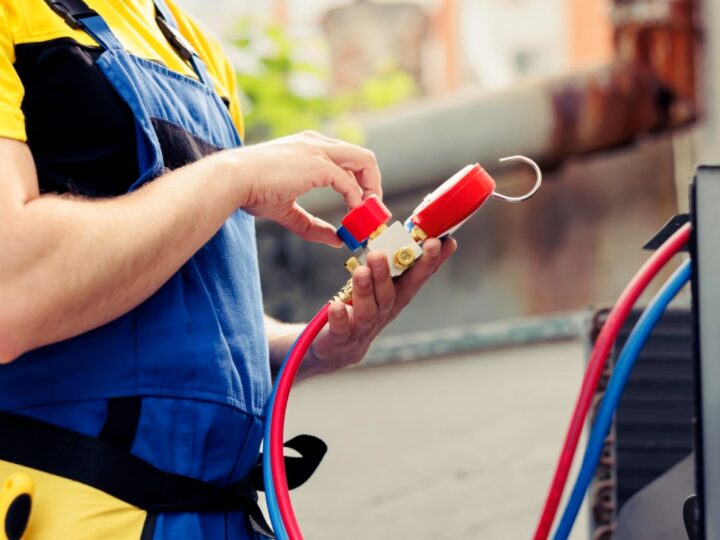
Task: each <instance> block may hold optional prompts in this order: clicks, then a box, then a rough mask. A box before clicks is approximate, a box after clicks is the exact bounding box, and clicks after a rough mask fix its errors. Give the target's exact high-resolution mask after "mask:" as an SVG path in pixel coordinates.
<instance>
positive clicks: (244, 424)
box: [0, 0, 455, 540]
mask: <svg viewBox="0 0 720 540" xmlns="http://www.w3.org/2000/svg"><path fill="white" fill-rule="evenodd" d="M0 84H1V85H2V86H1V88H2V92H0V163H1V164H2V170H3V174H2V176H1V177H0V253H1V254H2V255H1V257H0V260H1V261H2V262H1V263H0V362H2V364H4V365H2V366H0V411H4V412H3V413H2V416H1V417H0V430H2V431H1V432H0V439H1V440H0V478H4V477H6V476H7V475H9V474H11V473H12V472H14V471H18V470H20V471H25V472H27V473H28V474H29V475H30V476H31V477H32V478H33V479H34V481H35V483H36V494H35V500H34V505H33V513H32V516H31V518H30V522H29V529H28V535H29V537H30V538H33V539H37V538H40V539H44V538H48V539H50V538H52V539H53V540H54V539H57V538H80V537H82V538H141V537H142V538H146V539H149V538H158V539H160V538H162V539H165V538H183V539H195V538H198V539H199V538H211V539H219V538H253V537H255V536H254V535H256V534H258V533H257V531H258V530H261V529H262V527H258V526H257V523H256V521H257V520H256V519H250V520H248V519H247V515H248V514H250V515H251V517H252V515H253V512H255V511H256V507H255V506H254V503H252V500H251V498H252V490H248V488H247V482H246V480H247V478H248V473H249V471H250V469H251V468H252V466H253V465H254V464H255V463H256V462H257V457H258V450H259V444H260V439H261V434H262V422H263V415H264V405H265V403H266V401H267V398H268V394H269V387H270V373H271V369H274V368H277V366H278V365H279V364H280V362H281V359H282V358H283V356H284V354H285V352H286V350H287V349H288V347H289V346H290V345H291V343H292V341H293V340H294V338H295V336H296V335H297V332H298V331H299V329H300V326H297V325H294V326H293V325H285V324H281V323H279V322H276V321H273V320H271V319H269V318H267V317H264V315H263V313H262V299H261V295H260V284H259V278H258V269H257V255H256V251H255V238H254V223H253V216H255V217H259V218H266V219H271V220H274V221H276V222H277V223H279V224H280V225H282V226H284V227H286V228H287V229H289V230H290V231H292V232H294V233H296V234H298V235H300V236H301V237H302V238H304V239H306V240H308V241H314V242H323V243H326V244H329V245H333V246H339V245H340V241H339V240H338V238H337V237H336V236H335V233H334V230H333V227H332V226H331V225H330V224H328V223H326V222H324V221H322V220H320V219H318V218H316V217H314V216H312V215H310V214H309V213H308V212H306V211H305V210H303V209H302V208H301V207H300V206H299V205H298V204H297V203H296V199H297V198H298V197H299V196H300V195H302V194H304V193H306V192H308V191H310V190H312V189H314V188H318V187H324V186H329V187H331V188H332V189H334V190H335V191H336V192H338V193H339V194H340V195H341V196H342V197H343V199H344V201H345V203H346V204H347V206H348V207H350V208H352V207H355V206H357V205H358V204H359V203H360V202H361V201H362V200H363V198H365V197H367V196H369V195H372V194H376V195H379V196H381V195H382V191H381V186H380V173H379V171H378V167H377V164H376V162H375V157H374V156H373V154H372V153H371V152H369V151H367V150H365V149H362V148H359V147H357V146H353V145H350V144H347V143H344V142H341V141H337V140H334V139H329V138H327V137H324V136H322V135H319V134H317V133H303V134H299V135H295V136H292V137H285V138H282V139H278V140H275V141H271V142H268V143H265V144H259V145H255V146H250V147H241V139H240V134H241V133H242V118H241V116H240V110H239V105H238V101H237V97H236V95H235V90H236V89H235V77H234V75H233V70H232V68H231V66H230V64H229V63H228V61H227V59H226V58H225V56H224V55H223V53H222V51H221V49H220V47H219V45H218V44H217V42H216V41H214V40H213V39H212V38H210V37H208V36H207V34H206V33H205V32H204V31H203V30H202V29H201V27H200V26H198V25H197V24H196V23H195V22H194V21H193V20H192V19H191V18H190V17H188V16H187V15H186V14H185V13H184V12H183V11H182V10H180V9H179V8H178V7H177V6H175V5H174V4H173V3H171V2H169V1H168V2H167V3H165V1H160V0H156V1H155V2H153V0H87V2H83V1H79V0H64V1H59V2H58V1H49V0H47V1H44V0H0ZM454 249H455V244H454V242H453V241H448V242H444V243H443V244H442V245H441V243H440V242H439V241H438V240H436V239H429V240H428V241H427V242H426V244H425V256H424V257H422V258H421V259H420V260H419V262H418V264H417V265H416V267H415V268H413V269H412V270H411V271H409V272H408V273H407V274H406V275H404V276H403V277H402V278H401V279H400V280H398V281H397V282H393V281H392V280H391V279H390V277H389V270H388V268H387V263H386V261H385V259H384V257H383V256H381V255H380V254H373V255H371V256H370V257H369V259H368V266H369V267H360V268H358V269H356V270H355V272H354V273H353V285H354V293H353V307H352V308H347V307H346V306H345V305H344V304H342V303H340V302H335V303H333V305H332V306H331V311H330V317H329V319H330V322H329V325H328V327H327V328H326V329H325V330H324V331H323V333H322V334H321V336H320V337H319V338H318V340H317V341H316V343H315V345H314V347H313V352H312V353H311V354H310V355H309V357H308V358H306V360H305V363H304V367H303V369H304V372H303V374H304V375H306V376H307V375H311V374H315V373H325V372H329V371H332V370H335V369H339V368H341V367H344V366H346V365H349V364H352V363H355V362H358V361H359V360H360V359H361V358H362V357H363V355H364V354H365V352H366V351H367V349H368V347H369V345H370V343H371V342H372V340H373V339H374V337H375V336H376V335H377V334H378V333H379V332H380V331H381V330H382V328H383V327H384V326H385V325H386V324H387V323H388V322H389V321H390V320H392V319H393V318H394V317H395V316H396V315H397V314H398V313H399V311H400V310H402V309H403V307H404V306H405V305H407V303H408V302H409V301H410V300H411V298H412V297H413V295H414V294H415V293H416V292H417V290H418V289H419V288H420V287H421V286H422V284H423V283H424V282H425V281H426V280H427V279H428V278H429V276H430V275H431V274H432V273H433V272H434V271H435V270H436V269H437V268H438V266H439V265H440V264H442V262H443V261H444V260H445V259H446V258H447V257H448V256H449V255H450V254H451V253H452V252H453V251H454ZM137 458H140V459H137ZM168 473H172V474H168ZM198 481H199V482H198ZM193 482H195V483H193ZM228 486H230V487H231V488H232V489H230V488H228V489H225V487H228ZM237 486H241V487H237ZM221 488H222V489H221ZM213 490H215V491H213ZM236 495H237V496H236ZM223 497H225V498H227V500H228V501H230V502H225V499H223ZM255 517H257V516H255ZM251 525H253V526H251ZM253 529H254V530H253Z"/></svg>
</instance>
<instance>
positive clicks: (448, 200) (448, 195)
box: [410, 163, 495, 238]
mask: <svg viewBox="0 0 720 540" xmlns="http://www.w3.org/2000/svg"><path fill="white" fill-rule="evenodd" d="M494 191H495V181H494V180H493V179H492V178H491V177H490V175H489V174H488V173H487V172H485V169H483V168H482V167H481V166H480V165H478V164H477V163H476V164H475V165H468V166H467V167H465V168H464V169H462V170H460V171H458V172H457V173H456V174H455V175H454V176H453V177H451V178H450V179H449V180H447V181H446V182H444V183H443V184H442V185H441V186H440V187H439V188H437V189H436V190H435V191H433V192H432V193H430V195H428V196H427V197H425V200H423V202H422V203H421V204H420V206H418V207H417V208H416V209H415V211H414V212H413V215H412V216H411V217H410V221H412V223H413V224H414V225H417V226H418V227H419V228H420V229H422V231H423V232H424V233H425V234H426V235H428V236H430V237H434V238H440V237H441V236H444V235H446V234H448V233H450V232H452V230H453V229H454V228H456V227H458V226H459V225H461V224H462V223H463V222H464V221H465V220H466V219H467V218H469V217H470V216H471V215H473V214H474V213H475V211H476V210H477V209H478V208H480V206H482V204H483V203H484V202H485V201H486V200H487V199H488V197H490V195H492V194H493V192H494Z"/></svg>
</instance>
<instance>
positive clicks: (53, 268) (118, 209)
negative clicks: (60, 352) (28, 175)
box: [0, 152, 240, 361]
mask: <svg viewBox="0 0 720 540" xmlns="http://www.w3.org/2000/svg"><path fill="white" fill-rule="evenodd" d="M21 153H22V152H21ZM4 157H6V156H4ZM14 157H15V159H16V160H17V159H30V160H31V159H32V157H31V156H30V154H29V152H27V155H24V156H14ZM26 165H27V164H26ZM9 172H10V174H12V173H13V172H15V171H9ZM33 173H34V167H33ZM226 173H227V171H226V170H225V169H224V162H223V160H222V159H208V160H201V161H199V162H197V163H195V164H193V165H190V166H188V167H184V168H182V169H179V170H177V171H174V172H171V173H169V174H167V175H165V176H163V177H161V178H159V179H157V180H156V181H154V182H152V183H150V184H148V185H147V186H144V187H143V188H141V189H139V190H137V191H135V192H133V193H129V194H127V195H123V196H120V197H116V198H112V199H104V200H92V201H91V200H83V199H73V198H69V197H62V196H51V195H38V194H37V193H30V194H29V195H27V196H25V197H24V200H21V201H20V203H18V204H14V203H12V196H11V195H16V193H15V194H10V193H8V192H7V191H6V192H2V188H0V199H2V201H3V204H2V205H0V253H2V264H0V306H2V309H1V310H0V361H10V360H12V359H14V358H15V357H17V356H18V355H20V354H22V353H23V352H26V351H28V350H30V349H32V348H36V347H38V346H41V345H44V344H48V343H52V342H55V341H59V340H62V339H66V338H69V337H72V336H75V335H77V334H80V333H82V332H85V331H87V330H89V329H91V328H95V327H98V326H101V325H102V324H105V323H107V322H109V321H111V320H113V319H115V318H117V317H118V316H120V315H122V314H123V313H126V312H127V311H129V310H130V309H132V308H133V307H135V306H137V305H138V304H140V303H141V302H143V301H144V300H145V299H147V298H148V297H149V296H150V295H152V294H153V293H154V292H155V291H156V290H157V289H158V288H159V287H160V286H162V284H163V283H164V282H165V281H167V280H168V279H169V278H170V276H172V274H173V273H174V272H176V271H177V270H178V268H179V267H180V266H182V264H184V263H185V262H186V261H187V260H188V259H189V258H190V257H191V256H192V255H193V254H194V253H195V252H196V251H197V250H198V249H199V248H200V247H201V246H202V245H203V244H204V243H206V242H207V241H208V240H209V239H210V238H211V237H212V235H213V234H214V233H215V232H216V231H217V230H218V229H219V228H220V226H221V225H222V223H223V222H224V221H225V220H226V219H227V217H228V216H229V215H230V213H232V212H233V211H234V210H235V209H236V208H237V207H238V204H239V202H240V198H239V196H238V194H239V192H240V190H239V189H237V188H236V187H235V188H234V187H233V186H231V182H232V179H231V178H230V175H228V174H226ZM235 181H237V180H235ZM8 201H10V202H8Z"/></svg>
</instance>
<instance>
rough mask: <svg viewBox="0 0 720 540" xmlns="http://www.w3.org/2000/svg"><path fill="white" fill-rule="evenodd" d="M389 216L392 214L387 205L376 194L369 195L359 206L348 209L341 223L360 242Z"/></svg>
mask: <svg viewBox="0 0 720 540" xmlns="http://www.w3.org/2000/svg"><path fill="white" fill-rule="evenodd" d="M391 217H392V214H391V213H390V210H388V209H387V206H385V205H384V204H383V203H382V201H381V200H380V199H378V198H377V195H371V196H370V197H368V198H367V199H365V200H364V201H363V202H362V203H361V204H360V205H359V206H356V207H355V208H353V209H352V210H350V212H348V214H347V215H346V216H345V217H344V218H343V220H342V222H341V223H342V226H343V227H344V228H345V229H346V230H347V232H349V233H350V234H351V235H352V236H353V237H354V238H355V240H357V241H358V242H359V243H362V242H364V241H365V240H367V238H368V237H369V236H370V235H371V234H372V233H373V232H375V231H376V230H377V228H378V227H380V225H384V224H385V223H386V222H387V220H389V219H390V218H391Z"/></svg>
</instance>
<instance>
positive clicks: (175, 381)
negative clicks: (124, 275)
mask: <svg viewBox="0 0 720 540" xmlns="http://www.w3.org/2000/svg"><path fill="white" fill-rule="evenodd" d="M156 7H157V9H158V10H160V11H161V13H163V15H164V17H165V20H166V21H167V22H168V24H169V25H174V21H173V19H172V15H171V14H170V12H169V11H168V10H167V8H166V6H165V5H164V4H163V3H162V2H161V1H156ZM81 23H82V27H83V28H84V30H85V31H86V32H88V33H89V34H90V35H91V36H92V37H93V38H94V39H95V40H96V41H97V42H98V44H99V45H100V46H101V47H102V48H103V50H104V52H103V54H102V55H101V56H100V57H99V59H98V61H97V65H96V67H97V69H100V70H101V71H102V73H103V74H104V76H105V77H106V78H107V80H108V81H109V82H110V83H111V85H112V87H113V88H114V89H115V91H117V93H118V94H119V95H120V96H121V97H122V99H123V100H124V101H125V102H126V103H127V104H128V106H129V107H130V109H131V110H132V113H133V115H134V118H135V124H136V138H137V157H138V164H139V170H140V176H139V178H138V179H137V180H136V181H135V182H134V184H133V185H132V187H131V189H136V188H138V187H140V186H141V185H142V184H144V183H146V182H149V181H151V180H153V179H154V178H156V177H157V176H158V175H160V174H161V173H162V172H163V171H164V170H165V169H166V167H167V166H168V164H167V159H166V158H167V156H168V154H170V153H173V154H175V157H174V160H175V161H177V155H176V154H177V151H178V150H177V148H174V147H173V145H172V141H170V142H169V143H168V141H167V137H165V138H164V140H165V142H164V143H163V142H161V139H162V138H161V137H159V136H158V126H160V125H162V126H171V127H172V130H174V131H173V132H174V133H182V134H184V135H185V136H187V137H189V138H190V139H192V140H193V141H194V142H195V143H197V144H196V145H195V148H200V149H201V150H199V151H196V152H194V153H193V154H192V155H187V156H180V159H181V161H184V162H185V163H189V162H191V161H194V160H196V159H198V158H200V157H202V155H204V154H208V153H211V152H214V151H217V150H220V149H225V148H233V147H238V146H240V145H241V141H240V138H239V136H238V133H237V131H236V129H235V127H234V126H233V123H232V121H231V118H230V116H229V114H228V111H227V108H226V106H225V104H224V103H223V101H222V100H221V99H220V97H219V96H218V95H217V94H216V92H215V91H214V89H213V85H212V82H211V80H210V77H209V75H208V73H207V71H206V67H205V65H204V64H203V62H202V61H201V60H200V59H199V58H197V57H196V56H195V57H193V59H192V63H193V67H194V69H195V72H196V74H197V76H198V80H196V79H194V78H191V77H187V76H185V75H182V74H178V73H176V72H173V71H170V70H168V69H167V68H165V67H164V66H162V65H160V64H158V63H155V62H151V61H148V60H145V59H142V58H138V57H136V56H133V55H131V54H129V53H128V52H127V51H126V50H125V49H124V48H123V47H122V45H121V44H120V42H119V40H118V39H117V38H116V36H115V35H114V34H113V32H112V31H111V30H110V28H109V27H108V25H107V24H106V23H105V21H104V20H103V19H102V18H101V17H99V16H97V15H95V16H92V17H89V18H84V19H81ZM148 226H152V224H151V223H148ZM138 279H142V276H138ZM269 390H270V371H269V363H268V351H267V341H266V337H265V334H264V325H263V312H262V298H261V292H260V280H259V275H258V264H257V253H256V244H255V227H254V221H253V218H252V217H251V216H249V215H248V214H247V213H245V212H243V211H242V210H237V211H235V212H234V213H233V215H232V216H230V218H229V219H228V220H227V221H226V222H225V224H224V225H223V226H222V228H221V229H220V231H219V232H218V233H217V234H216V235H215V236H214V237H213V238H212V239H211V240H210V241H209V242H208V243H207V244H206V245H205V246H203V247H202V248H201V249H200V250H199V251H198V252H197V253H196V254H195V255H194V256H193V257H192V258H191V259H190V260H189V261H188V262H187V263H186V264H185V265H184V266H183V267H182V268H180V270H179V271H178V272H177V273H175V275H173V276H172V278H170V280H169V281H168V282H167V283H166V284H165V285H164V286H163V287H162V288H160V290H158V291H157V292H156V293H155V294H154V295H153V296H152V297H151V298H149V299H148V300H147V301H145V302H144V303H142V304H141V305H140V306H138V307H137V308H135V309H133V310H132V311H130V312H129V313H127V314H126V315H123V316H122V317H120V318H118V319H116V320H114V321H112V322H111V323H109V324H107V325H105V326H103V327H100V328H98V329H96V330H93V331H90V332H87V333H85V334H82V335H80V336H78V337H75V338H72V339H69V340H66V341H63V342H60V343H56V344H53V345H50V346H47V347H43V348H41V349H37V350H34V351H32V352H29V353H27V354H25V355H23V356H22V357H21V358H19V359H18V360H16V361H15V362H13V363H11V364H9V365H5V366H0V410H4V411H10V412H14V413H19V414H23V415H28V416H32V417H35V418H38V419H41V420H44V421H46V422H50V423H53V424H56V425H58V426H61V427H64V428H67V429H71V430H74V431H77V432H80V433H84V434H87V435H91V436H97V435H98V433H99V431H100V429H101V427H102V425H103V422H104V419H105V417H106V414H107V400H108V399H109V398H116V397H127V396H142V408H141V416H140V420H139V424H138V430H137V435H136V437H135V440H134V444H133V446H132V453H133V454H135V455H137V456H138V457H140V458H142V459H144V460H146V461H148V462H150V463H152V464H153V465H155V466H156V467H158V468H160V469H162V470H164V471H167V472H172V473H177V474H182V475H185V476H191V477H194V478H197V479H200V480H203V481H206V482H210V483H214V484H217V485H219V486H224V485H227V484H229V483H232V482H235V481H237V480H238V479H240V478H242V477H244V476H245V475H246V474H247V473H248V471H249V469H250V468H251V467H252V465H254V464H255V462H256V461H257V458H258V450H259V445H260V441H261V438H262V425H263V414H264V412H263V408H264V405H265V402H266V400H267V398H268V395H269ZM154 538H156V539H180V538H182V539H184V540H193V539H212V540H217V539H223V538H227V539H245V538H255V533H253V532H251V529H250V528H249V525H248V523H247V519H246V517H245V516H243V515H241V514H240V513H229V514H223V513H173V514H164V515H160V516H159V517H158V519H157V523H156V529H155V535H154Z"/></svg>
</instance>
